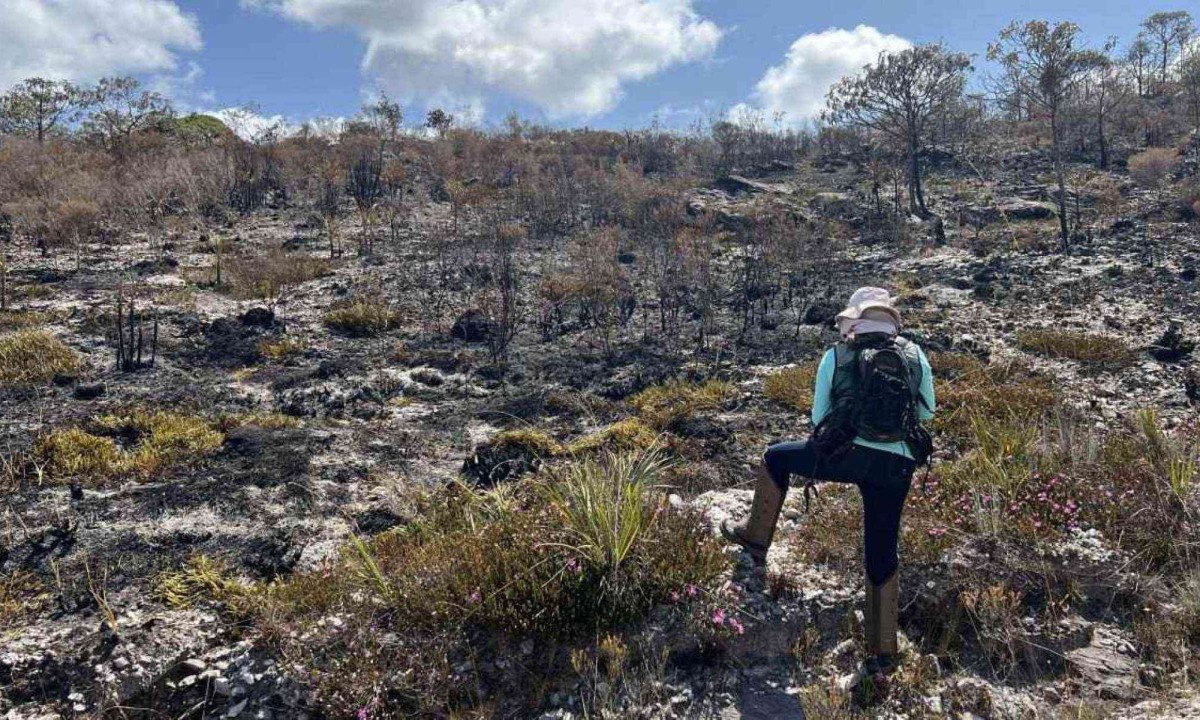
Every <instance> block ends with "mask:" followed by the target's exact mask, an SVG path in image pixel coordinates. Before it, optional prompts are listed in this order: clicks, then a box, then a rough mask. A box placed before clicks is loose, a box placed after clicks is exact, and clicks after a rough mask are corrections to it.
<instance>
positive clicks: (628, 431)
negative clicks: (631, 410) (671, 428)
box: [567, 418, 662, 454]
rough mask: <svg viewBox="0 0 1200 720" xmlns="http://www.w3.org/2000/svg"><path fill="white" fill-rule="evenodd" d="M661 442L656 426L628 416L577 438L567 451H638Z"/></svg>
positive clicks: (581, 452) (578, 452)
mask: <svg viewBox="0 0 1200 720" xmlns="http://www.w3.org/2000/svg"><path fill="white" fill-rule="evenodd" d="M661 444H662V438H661V436H660V435H659V433H658V432H657V431H655V429H654V428H652V427H650V426H649V425H647V424H646V423H645V422H643V421H642V420H641V419H639V418H626V419H624V420H620V421H618V422H615V423H613V424H612V425H609V426H608V427H606V428H604V429H602V430H600V431H598V432H595V433H592V434H591V435H586V436H584V437H582V438H580V439H579V440H576V441H575V442H573V443H571V444H570V445H569V446H568V447H567V451H568V452H570V453H572V454H584V453H591V452H596V451H599V450H607V451H624V452H636V451H645V450H649V449H651V448H654V447H657V446H659V445H661Z"/></svg>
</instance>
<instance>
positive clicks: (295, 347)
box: [258, 337, 308, 362]
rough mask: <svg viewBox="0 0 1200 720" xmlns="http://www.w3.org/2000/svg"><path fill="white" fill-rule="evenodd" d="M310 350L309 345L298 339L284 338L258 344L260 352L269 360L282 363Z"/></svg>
mask: <svg viewBox="0 0 1200 720" xmlns="http://www.w3.org/2000/svg"><path fill="white" fill-rule="evenodd" d="M307 349H308V344H307V343H305V342H304V341H303V340H300V339H297V338H289V337H283V338H279V339H278V340H263V341H262V342H260V343H259V344H258V352H259V353H261V354H262V356H263V357H265V358H266V359H268V360H273V361H275V362H280V361H282V360H287V359H289V358H293V357H296V356H297V355H301V354H303V353H304V351H305V350H307Z"/></svg>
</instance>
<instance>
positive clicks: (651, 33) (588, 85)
mask: <svg viewBox="0 0 1200 720" xmlns="http://www.w3.org/2000/svg"><path fill="white" fill-rule="evenodd" d="M244 1H245V2H246V3H247V4H250V5H252V6H255V7H265V8H269V9H272V10H274V11H276V12H279V13H281V14H282V15H284V16H285V17H289V18H292V19H294V20H297V21H301V22H305V23H308V24H311V25H314V26H318V27H343V28H349V29H351V30H353V31H354V32H356V33H358V34H359V35H360V36H361V37H362V38H363V39H364V40H365V41H366V43H367V52H366V55H365V56H364V58H363V68H364V70H366V71H367V72H369V73H371V74H373V75H375V76H376V78H377V82H378V84H379V85H380V87H381V88H382V89H384V90H387V91H388V92H389V93H391V94H393V95H394V96H398V97H402V98H405V99H410V100H411V99H414V98H416V97H418V96H421V97H428V96H431V95H436V94H438V93H441V94H442V95H443V96H445V95H449V96H453V97H455V98H458V99H459V100H460V102H463V103H465V104H468V105H471V104H477V103H478V99H479V98H481V97H483V96H484V95H486V94H488V93H490V92H496V91H498V92H501V93H507V94H509V95H511V96H514V97H517V98H520V99H522V100H525V101H527V102H531V103H533V104H535V105H537V106H539V107H541V108H543V109H544V110H545V111H546V112H548V113H549V114H550V115H552V116H555V117H563V116H590V115H595V114H598V113H602V112H605V111H607V110H610V109H612V108H613V107H614V106H615V105H616V103H617V102H618V100H619V99H620V97H621V92H622V88H623V86H624V85H625V84H626V83H629V82H636V81H638V80H641V79H644V78H646V77H649V76H651V75H654V74H656V73H658V72H661V71H662V70H664V69H666V68H668V67H671V66H672V65H676V64H679V63H685V62H690V61H695V60H699V59H703V58H706V57H708V56H710V55H711V54H712V52H713V51H714V50H715V49H716V47H717V44H718V43H719V42H720V39H721V34H722V31H721V29H720V28H718V27H717V26H716V25H715V24H714V23H712V22H711V21H709V20H706V19H704V18H702V17H701V16H700V15H699V14H698V13H697V12H696V11H695V9H694V8H693V7H692V1H693V0H460V1H459V2H445V0H244Z"/></svg>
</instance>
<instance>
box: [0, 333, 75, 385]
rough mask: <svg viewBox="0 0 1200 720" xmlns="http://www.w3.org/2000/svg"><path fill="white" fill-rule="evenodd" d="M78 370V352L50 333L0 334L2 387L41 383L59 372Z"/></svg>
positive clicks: (73, 373)
mask: <svg viewBox="0 0 1200 720" xmlns="http://www.w3.org/2000/svg"><path fill="white" fill-rule="evenodd" d="M79 369H80V364H79V356H78V355H77V354H76V353H75V351H74V350H72V349H70V348H68V347H67V346H66V345H64V344H63V343H62V342H61V341H60V340H58V339H57V338H55V337H54V336H53V335H51V334H49V333H47V332H43V331H41V330H21V331H18V332H15V333H11V334H9V335H4V336H2V337H0V386H12V387H24V386H29V385H41V384H44V383H47V382H50V381H51V380H52V379H54V376H56V375H77V374H78V373H79Z"/></svg>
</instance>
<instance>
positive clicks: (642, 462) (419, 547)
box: [257, 455, 726, 717]
mask: <svg viewBox="0 0 1200 720" xmlns="http://www.w3.org/2000/svg"><path fill="white" fill-rule="evenodd" d="M661 469H662V465H661V462H660V461H658V460H656V459H655V458H653V457H649V458H647V457H627V456H611V455H610V456H605V457H604V458H603V459H599V460H590V461H586V462H584V463H582V464H579V465H571V466H568V467H566V468H563V469H561V470H560V471H559V472H556V473H555V474H554V475H553V476H547V477H545V478H544V479H542V480H535V481H531V482H528V483H522V484H520V485H511V486H508V487H507V488H505V489H503V490H499V491H495V492H490V493H484V494H474V493H471V492H469V491H467V490H466V489H464V488H459V489H457V490H454V491H453V492H451V493H449V494H447V495H446V496H444V497H441V498H438V499H435V500H432V501H431V502H430V504H429V505H428V507H427V508H426V510H425V513H424V515H423V518H422V519H421V520H420V521H418V522H417V523H415V524H413V525H412V526H409V527H406V528H404V529H402V530H398V531H391V532H387V533H384V534H382V535H380V536H377V537H376V538H374V539H372V540H361V539H360V540H355V541H354V542H352V543H350V544H349V545H348V546H347V547H346V548H345V550H344V551H343V553H342V554H341V556H340V557H339V558H338V559H336V560H335V561H333V562H332V563H331V564H329V565H328V566H327V567H325V568H324V569H322V570H319V571H314V572H308V573H301V574H298V575H296V576H293V577H292V578H291V579H289V580H288V581H286V582H283V583H280V584H277V585H274V586H272V587H270V588H269V589H267V590H266V591H264V593H263V598H262V601H261V602H260V603H258V609H257V620H258V622H259V623H260V624H261V625H262V627H263V628H264V629H265V631H266V633H267V636H268V637H269V638H271V639H272V640H273V642H274V643H275V646H276V647H277V649H278V650H279V651H280V652H281V653H282V654H283V655H284V656H285V657H287V658H289V659H292V660H294V661H295V662H293V663H291V665H292V667H295V668H298V672H299V673H300V675H301V676H302V677H303V678H304V679H306V680H308V681H309V682H311V683H312V685H313V686H314V687H315V688H316V695H317V699H318V701H319V702H320V703H321V705H322V706H323V707H324V709H326V710H327V711H328V712H330V713H331V714H332V715H333V716H339V717H341V716H346V715H348V714H353V713H354V712H355V711H356V710H357V709H359V708H361V707H367V706H370V707H372V708H373V710H372V712H373V714H378V715H379V716H390V715H392V714H399V713H402V712H409V713H418V714H419V713H422V712H424V713H434V714H436V713H438V712H444V711H445V710H446V707H447V705H449V704H454V705H457V706H458V707H459V708H469V707H471V706H472V705H474V704H477V703H479V702H480V701H481V698H479V697H475V696H473V695H472V692H471V689H470V688H464V687H462V683H461V682H455V681H454V680H453V679H452V678H451V673H450V672H448V670H447V667H446V666H447V665H452V664H454V663H457V662H460V661H461V660H462V659H464V658H466V657H469V656H471V655H473V654H475V653H477V652H479V651H480V649H481V648H480V647H479V645H478V643H479V642H486V643H492V644H497V645H500V646H503V644H504V643H508V642H514V641H518V640H519V639H520V638H524V637H534V638H539V639H541V640H543V641H545V642H552V641H554V640H556V639H567V638H571V637H582V636H588V637H590V636H592V635H593V634H594V633H597V632H600V633H603V632H605V631H608V630H611V629H614V628H617V627H619V626H621V625H623V624H624V623H628V622H634V621H637V620H640V619H642V618H644V617H645V616H646V614H647V613H649V612H650V610H652V609H653V608H654V607H656V606H657V605H659V604H662V603H664V602H666V601H668V600H670V599H671V598H672V596H673V595H677V594H678V593H679V591H680V590H681V589H682V588H685V587H688V586H698V587H705V586H708V585H709V584H710V583H712V582H713V581H714V580H715V578H717V577H718V575H719V574H720V573H721V572H722V571H723V569H724V568H725V566H726V560H725V556H724V554H723V552H722V548H721V546H720V545H719V544H717V543H716V542H715V541H714V540H713V539H712V537H711V535H710V534H709V532H708V531H707V529H706V527H705V525H704V523H703V521H702V520H701V519H700V518H699V517H698V516H697V515H695V514H694V513H692V512H689V511H683V510H677V509H674V508H671V507H670V505H669V504H668V503H666V501H665V498H664V497H663V495H662V493H660V492H658V491H656V490H655V485H656V484H657V476H658V473H659V472H660V471H661ZM331 618H334V620H332V621H331ZM477 631H478V632H477ZM384 638H387V641H386V642H381V640H382V639H384ZM471 638H474V639H471ZM516 671H517V672H519V673H521V674H522V675H523V676H524V677H525V678H526V679H531V678H533V677H535V673H538V672H546V669H545V668H542V667H539V664H538V663H533V662H531V663H523V664H520V665H519V667H518V668H517V669H516ZM509 679H510V680H512V679H514V678H512V676H511V675H510V676H509ZM515 680H516V681H517V682H520V677H518V678H515Z"/></svg>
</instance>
